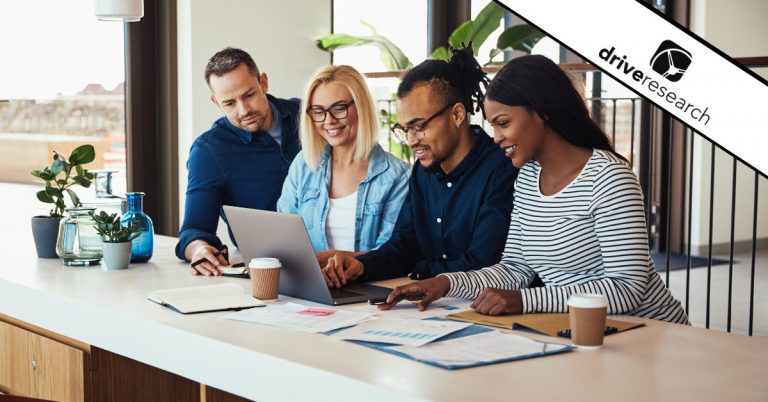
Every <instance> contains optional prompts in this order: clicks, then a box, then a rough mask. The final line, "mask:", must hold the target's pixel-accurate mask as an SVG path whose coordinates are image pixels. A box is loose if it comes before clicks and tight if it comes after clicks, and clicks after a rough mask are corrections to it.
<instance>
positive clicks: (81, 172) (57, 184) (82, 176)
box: [31, 144, 96, 218]
mask: <svg viewBox="0 0 768 402" xmlns="http://www.w3.org/2000/svg"><path fill="white" fill-rule="evenodd" d="M94 159H96V152H95V151H94V149H93V145H87V144H86V145H81V146H79V147H77V148H75V150H74V151H72V153H71V154H70V155H69V158H65V157H64V155H62V154H60V153H58V152H56V151H53V163H51V166H46V167H44V168H43V170H33V171H32V172H31V173H32V176H34V177H36V178H38V179H40V180H43V181H44V182H45V189H44V190H40V191H38V192H37V199H38V200H40V201H42V202H44V203H47V204H53V209H52V210H51V211H50V212H49V215H50V217H51V218H61V217H63V216H64V209H65V208H66V207H67V206H66V204H65V203H64V193H67V194H68V195H69V198H70V200H71V201H72V206H75V207H79V206H81V205H82V204H81V203H80V198H79V197H78V196H77V194H75V192H74V191H72V190H71V189H70V187H72V186H74V185H76V184H77V185H80V186H83V187H85V188H88V187H90V186H91V180H93V173H91V172H89V171H88V170H86V169H85V168H84V167H83V165H86V164H88V163H91V162H93V160H94ZM73 170H74V174H73Z"/></svg>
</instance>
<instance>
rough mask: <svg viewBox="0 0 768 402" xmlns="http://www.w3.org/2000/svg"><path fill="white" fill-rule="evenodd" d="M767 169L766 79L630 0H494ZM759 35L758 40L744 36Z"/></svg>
mask: <svg viewBox="0 0 768 402" xmlns="http://www.w3.org/2000/svg"><path fill="white" fill-rule="evenodd" d="M497 1H498V2H499V3H501V4H503V5H505V6H506V7H508V8H509V9H510V10H512V11H513V12H515V13H516V14H518V15H520V16H521V17H523V18H524V19H526V20H528V21H530V22H531V23H532V24H534V25H536V26H538V27H539V28H540V29H542V30H543V31H546V32H547V33H548V34H549V35H551V36H552V37H553V38H554V39H556V40H558V41H560V42H562V43H563V44H565V45H566V46H568V47H569V48H571V49H573V50H574V51H575V52H577V53H579V54H580V55H581V56H582V57H585V58H586V59H587V60H589V61H590V62H591V63H592V64H594V65H595V66H597V67H598V68H600V69H601V70H602V71H604V72H606V73H607V74H609V75H611V76H612V77H614V78H615V79H617V80H619V81H621V82H623V83H624V84H625V85H627V86H628V87H630V88H631V89H633V90H634V91H635V92H637V93H638V94H640V95H641V96H643V97H645V98H646V99H648V100H650V101H651V102H653V103H654V104H656V105H657V106H659V107H661V108H663V109H664V110H666V111H667V112H669V113H671V114H672V115H674V116H675V117H677V118H678V119H679V120H681V121H682V122H684V123H686V124H687V125H688V126H690V127H691V128H693V129H694V130H696V131H698V132H700V133H702V134H704V135H705V136H707V137H708V138H710V139H711V140H712V141H714V142H716V143H717V144H718V145H720V146H721V147H723V148H725V149H726V150H728V151H730V152H732V153H733V154H734V155H736V156H737V157H739V158H741V159H742V160H743V161H744V162H746V163H748V164H750V165H752V166H753V167H754V168H756V169H758V170H760V171H761V172H762V173H763V174H766V172H768V157H766V155H765V154H766V151H768V139H767V138H768V85H765V84H764V83H763V82H761V81H760V80H758V79H757V78H755V77H753V76H751V75H750V74H748V73H747V72H745V71H743V70H742V69H740V68H739V67H737V66H735V65H734V64H733V63H731V62H730V61H729V60H727V59H726V58H724V57H722V56H721V55H719V54H717V53H716V52H715V51H713V50H712V49H710V48H708V47H707V46H706V45H704V44H703V43H701V42H699V41H698V40H697V39H696V38H694V37H693V36H691V35H690V34H689V33H688V32H686V31H684V30H681V29H679V28H678V27H676V26H675V25H673V24H672V23H670V22H669V21H666V20H665V19H664V18H662V17H660V16H658V15H656V14H655V13H654V12H653V11H651V10H649V9H647V8H646V7H645V6H644V5H642V4H640V3H639V2H637V1H635V0H580V1H573V0H538V1H532V0H497ZM744 40H757V38H744Z"/></svg>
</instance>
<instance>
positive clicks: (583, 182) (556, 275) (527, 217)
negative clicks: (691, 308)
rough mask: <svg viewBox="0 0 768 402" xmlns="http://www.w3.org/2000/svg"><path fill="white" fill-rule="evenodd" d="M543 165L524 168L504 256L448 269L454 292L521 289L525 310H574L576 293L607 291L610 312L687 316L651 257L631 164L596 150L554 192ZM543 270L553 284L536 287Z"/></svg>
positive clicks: (666, 317) (679, 318)
mask: <svg viewBox="0 0 768 402" xmlns="http://www.w3.org/2000/svg"><path fill="white" fill-rule="evenodd" d="M540 172H541V166H540V164H539V163H538V162H537V161H531V162H529V163H527V164H526V165H525V166H524V167H523V168H522V169H521V170H520V174H519V176H518V179H517V182H516V184H515V201H514V207H513V210H512V216H511V221H510V226H509V233H508V235H507V243H506V246H505V249H504V253H503V255H502V259H501V261H500V262H499V263H498V264H496V265H493V266H490V267H486V268H483V269H480V270H477V271H470V272H456V273H449V274H444V275H446V276H447V277H448V278H449V280H450V283H451V287H450V290H449V292H448V294H447V295H446V296H450V297H463V298H468V299H473V298H476V297H477V296H478V295H479V294H480V292H481V291H482V290H483V289H485V288H487V287H493V288H500V289H520V290H521V292H522V301H523V312H524V313H540V312H553V313H555V312H566V311H568V306H567V301H568V296H570V295H571V294H574V293H600V294H604V295H605V296H607V298H608V313H609V314H629V315H635V316H639V317H646V318H653V319H658V320H663V321H669V322H675V323H687V322H688V319H687V317H686V314H685V311H684V310H683V308H682V306H681V304H680V302H679V301H677V300H676V299H675V298H674V297H673V296H672V294H671V293H670V292H669V290H668V289H667V288H666V287H665V286H664V282H662V280H661V277H660V276H659V274H658V273H657V272H656V269H655V266H654V264H653V260H652V259H651V257H650V253H649V251H648V235H647V230H646V225H645V212H644V208H643V196H642V193H641V190H640V186H639V183H638V181H637V177H636V176H635V174H634V173H633V172H632V170H631V169H630V167H629V166H627V165H626V163H625V162H624V161H622V160H620V159H619V158H617V157H616V156H615V155H613V154H612V153H610V152H607V151H601V150H595V151H594V152H593V154H592V157H591V158H590V159H589V161H588V162H587V164H586V165H585V166H584V168H583V169H582V171H581V173H580V174H579V175H578V176H577V177H576V179H574V180H573V182H571V183H570V184H569V185H568V186H566V187H565V188H563V189H562V190H561V191H560V192H558V193H556V194H554V195H550V196H547V195H543V194H542V193H541V191H540V190H539V177H540ZM535 274H538V275H539V277H540V278H541V279H542V281H543V282H544V284H545V285H546V286H545V287H538V288H528V285H530V283H531V281H532V279H533V277H534V275H535Z"/></svg>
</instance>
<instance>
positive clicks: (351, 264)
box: [322, 253, 365, 288]
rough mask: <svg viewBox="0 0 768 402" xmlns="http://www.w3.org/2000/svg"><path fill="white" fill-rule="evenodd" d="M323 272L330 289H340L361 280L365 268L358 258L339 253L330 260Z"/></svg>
mask: <svg viewBox="0 0 768 402" xmlns="http://www.w3.org/2000/svg"><path fill="white" fill-rule="evenodd" d="M322 271H323V276H324V277H325V283H327V284H328V286H329V287H334V288H340V287H342V286H344V285H346V284H347V282H350V281H354V280H355V279H357V278H359V277H360V275H362V274H363V271H365V267H364V266H363V263H362V262H360V261H359V260H358V259H357V258H355V257H352V256H351V255H348V254H346V253H337V254H334V255H333V256H331V257H330V258H328V263H327V264H326V265H325V267H324V268H322Z"/></svg>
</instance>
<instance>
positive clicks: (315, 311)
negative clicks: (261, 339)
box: [222, 303, 375, 333]
mask: <svg viewBox="0 0 768 402" xmlns="http://www.w3.org/2000/svg"><path fill="white" fill-rule="evenodd" d="M222 318H224V319H227V320H236V321H246V322H252V323H256V324H264V325H271V326H273V327H280V328H286V329H292V330H295V331H301V332H308V333H318V332H328V331H333V330H334V329H339V328H345V327H350V326H352V325H355V324H358V323H361V322H363V321H367V320H370V319H373V318H375V317H374V316H373V314H368V313H362V312H355V311H344V310H336V309H332V308H319V307H307V306H303V305H301V304H296V303H286V304H270V305H268V306H267V307H264V308H260V309H256V310H243V311H240V312H237V313H233V314H228V315H225V316H223V317H222Z"/></svg>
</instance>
